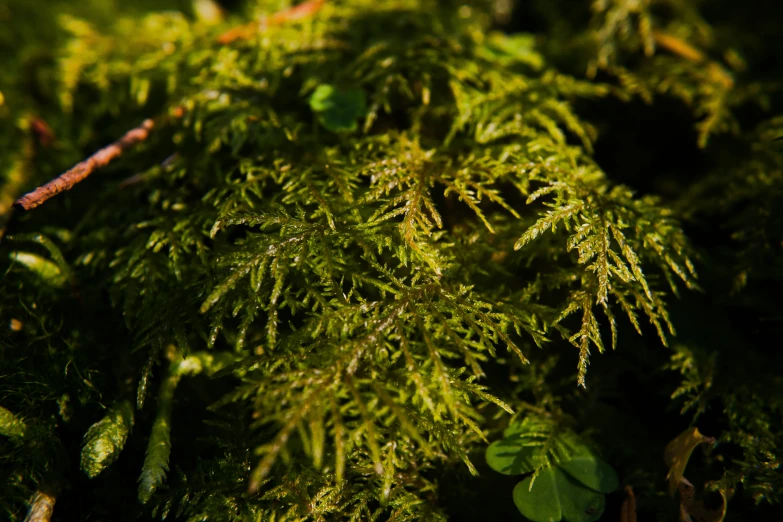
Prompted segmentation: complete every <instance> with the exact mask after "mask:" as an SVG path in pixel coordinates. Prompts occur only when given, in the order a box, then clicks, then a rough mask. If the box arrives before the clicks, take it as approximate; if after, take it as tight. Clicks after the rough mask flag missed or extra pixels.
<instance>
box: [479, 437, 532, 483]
mask: <svg viewBox="0 0 783 522" xmlns="http://www.w3.org/2000/svg"><path fill="white" fill-rule="evenodd" d="M537 450H538V448H536V447H531V446H523V445H522V441H521V440H520V439H518V438H514V437H511V438H507V439H503V440H499V441H496V442H493V443H492V444H490V445H489V448H487V454H486V458H487V464H489V467H490V468H492V469H494V470H495V471H497V472H499V473H503V474H504V475H522V474H523V473H530V472H531V471H534V470H535V469H537V468H539V467H541V466H542V465H543V459H542V458H541V457H540V456H539V455H538V453H537Z"/></svg>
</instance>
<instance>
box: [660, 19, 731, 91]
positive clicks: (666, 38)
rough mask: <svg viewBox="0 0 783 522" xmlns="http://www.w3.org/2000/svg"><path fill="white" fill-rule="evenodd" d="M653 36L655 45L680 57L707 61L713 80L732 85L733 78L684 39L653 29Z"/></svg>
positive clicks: (697, 61) (694, 60) (696, 61)
mask: <svg viewBox="0 0 783 522" xmlns="http://www.w3.org/2000/svg"><path fill="white" fill-rule="evenodd" d="M653 38H654V39H655V44H656V45H658V46H659V47H662V48H664V49H666V50H667V51H669V52H671V53H673V54H676V55H677V56H679V57H681V58H684V59H686V60H689V61H691V62H694V63H703V62H708V64H707V65H708V67H709V69H708V70H709V72H710V74H711V75H712V77H713V78H714V79H715V80H717V81H718V82H720V83H721V84H723V86H724V87H726V88H727V89H731V88H732V87H733V86H734V79H733V78H732V77H731V75H730V74H729V73H728V72H726V70H725V69H724V68H723V67H721V65H720V64H719V63H718V62H715V61H711V60H709V59H708V57H707V55H706V54H704V53H703V52H702V51H700V50H699V49H697V48H695V47H694V46H692V45H691V44H689V43H688V42H686V41H685V40H681V39H680V38H677V37H676V36H674V35H671V34H668V33H664V32H662V31H653Z"/></svg>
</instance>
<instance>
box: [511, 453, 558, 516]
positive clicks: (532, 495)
mask: <svg viewBox="0 0 783 522" xmlns="http://www.w3.org/2000/svg"><path fill="white" fill-rule="evenodd" d="M556 473H557V468H555V467H554V466H548V467H546V468H544V469H543V470H541V473H539V474H538V476H537V477H535V482H533V476H532V475H531V476H529V477H527V478H526V479H525V480H523V481H522V482H520V483H519V484H517V485H516V487H515V488H514V504H516V506H517V509H518V510H519V512H520V513H522V515H524V516H525V517H527V518H529V519H530V520H532V521H533V522H558V521H559V520H562V518H563V508H562V506H561V503H560V496H559V494H558V490H557V482H556V480H555V474H556ZM531 485H532V487H531Z"/></svg>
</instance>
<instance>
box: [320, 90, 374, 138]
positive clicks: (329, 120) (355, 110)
mask: <svg viewBox="0 0 783 522" xmlns="http://www.w3.org/2000/svg"><path fill="white" fill-rule="evenodd" d="M310 108H311V109H312V110H313V112H315V114H316V115H317V117H318V121H319V122H320V123H321V125H323V126H324V127H326V128H327V129H329V130H330V131H333V132H341V131H348V132H351V131H355V130H356V129H357V128H358V123H357V120H358V119H359V118H361V117H363V116H364V115H365V113H366V112H367V106H366V103H365V100H364V91H363V90H361V89H357V88H349V89H340V88H337V87H335V86H334V85H327V84H323V85H319V86H318V87H317V88H316V89H315V91H314V92H313V94H312V95H310Z"/></svg>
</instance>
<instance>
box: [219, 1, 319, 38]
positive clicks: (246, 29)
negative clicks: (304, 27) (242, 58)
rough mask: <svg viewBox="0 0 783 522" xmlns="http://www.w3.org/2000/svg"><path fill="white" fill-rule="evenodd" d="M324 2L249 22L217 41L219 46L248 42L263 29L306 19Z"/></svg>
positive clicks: (292, 8) (289, 9)
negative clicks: (236, 41) (242, 41)
mask: <svg viewBox="0 0 783 522" xmlns="http://www.w3.org/2000/svg"><path fill="white" fill-rule="evenodd" d="M325 2H326V0H308V1H307V2H304V3H302V4H299V5H296V6H294V7H289V8H287V9H283V10H282V11H278V12H277V13H275V14H273V15H272V16H269V17H266V18H263V19H261V21H260V22H250V23H249V24H245V25H240V26H239V27H234V28H233V29H229V30H228V31H226V32H225V33H223V34H221V35H220V36H219V37H218V39H217V41H218V43H219V44H222V45H227V44H230V43H231V42H233V41H235V40H248V39H250V38H252V37H253V35H255V34H256V33H258V32H259V31H260V30H262V29H263V28H265V27H269V26H273V25H282V24H284V23H286V22H293V21H296V20H302V19H303V18H307V17H308V16H310V15H312V14H315V13H317V12H318V11H319V10H320V9H321V8H322V7H323V5H324V3H325Z"/></svg>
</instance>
